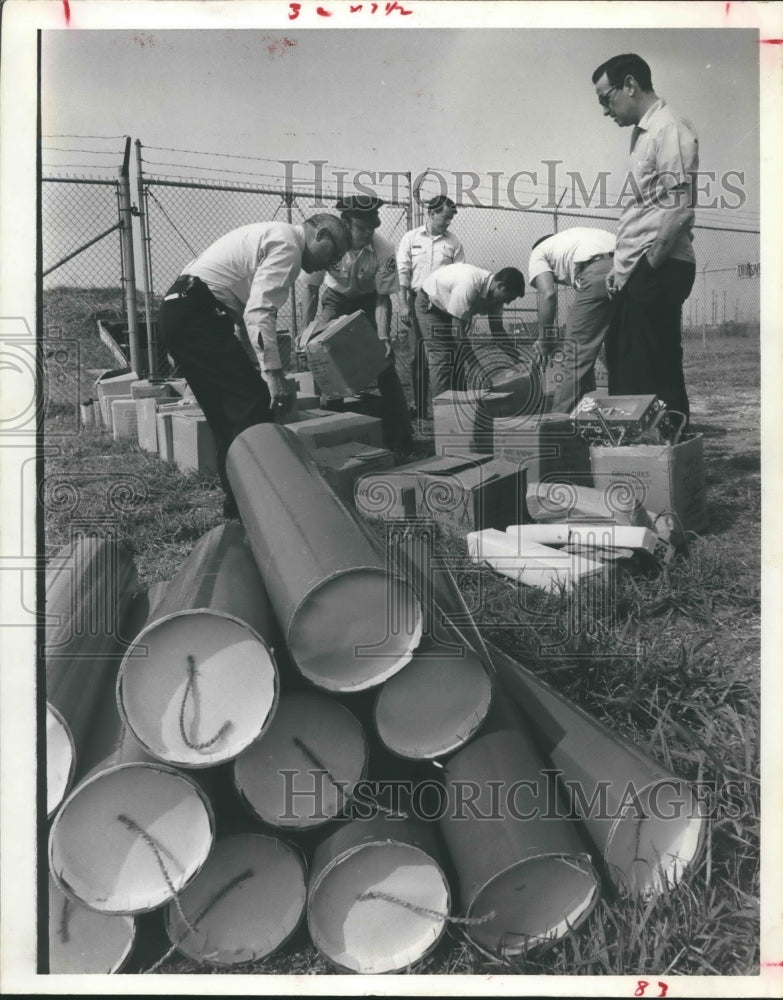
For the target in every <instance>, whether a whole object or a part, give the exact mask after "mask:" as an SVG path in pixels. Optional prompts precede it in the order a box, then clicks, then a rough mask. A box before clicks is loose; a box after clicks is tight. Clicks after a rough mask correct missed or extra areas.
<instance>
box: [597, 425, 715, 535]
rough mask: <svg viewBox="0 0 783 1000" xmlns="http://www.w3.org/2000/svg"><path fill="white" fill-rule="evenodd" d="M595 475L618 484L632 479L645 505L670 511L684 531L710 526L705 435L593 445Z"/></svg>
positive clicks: (656, 510)
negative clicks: (671, 441) (662, 441)
mask: <svg viewBox="0 0 783 1000" xmlns="http://www.w3.org/2000/svg"><path fill="white" fill-rule="evenodd" d="M590 463H591V466H592V469H593V476H594V477H597V476H600V477H602V479H608V480H609V481H610V482H612V483H615V484H628V483H629V482H632V483H633V484H634V488H635V489H640V490H641V492H642V496H643V502H644V506H645V507H646V508H647V509H648V510H651V511H655V513H657V514H662V513H664V512H666V511H671V512H673V513H674V514H676V515H677V518H679V521H680V524H681V526H682V529H683V530H684V531H703V530H704V529H705V528H706V527H707V520H708V519H707V484H706V477H705V469H704V439H703V437H702V436H701V434H696V435H694V436H693V437H692V438H689V439H688V440H686V441H681V442H680V443H679V444H674V445H671V444H668V445H657V444H634V445H621V446H620V447H617V448H611V447H605V446H603V445H594V446H593V447H591V448H590Z"/></svg>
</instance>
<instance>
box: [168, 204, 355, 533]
mask: <svg viewBox="0 0 783 1000" xmlns="http://www.w3.org/2000/svg"><path fill="white" fill-rule="evenodd" d="M349 244H350V234H349V233H348V231H347V229H346V228H345V226H344V225H343V223H342V222H341V220H340V219H338V218H337V216H335V215H329V214H327V213H320V214H318V215H314V216H312V217H311V218H309V219H307V220H306V221H305V222H304V223H303V224H302V225H297V226H293V225H289V224H288V223H286V222H256V223H252V224H251V225H249V226H241V227H240V228H239V229H234V230H233V231H232V232H230V233H227V234H226V235H225V236H221V237H220V239H218V240H216V241H215V242H214V243H213V244H212V245H211V246H209V247H207V249H206V250H205V251H204V252H203V253H202V254H201V255H200V256H199V257H197V258H196V259H195V260H193V261H191V262H190V263H189V264H188V265H187V266H186V267H185V268H184V269H183V271H182V274H180V276H179V277H178V278H177V280H176V281H175V282H174V284H173V285H172V286H171V288H170V289H169V290H168V292H167V293H166V295H165V296H164V297H163V302H162V303H161V307H160V311H159V313H158V331H159V333H160V335H161V338H162V341H163V343H164V345H165V347H166V350H167V351H168V353H169V354H170V355H171V357H172V358H173V360H174V361H175V362H176V363H177V365H178V367H179V369H180V371H181V372H182V375H183V376H184V377H185V379H186V380H187V383H188V385H189V386H190V389H191V390H192V392H193V395H194V396H195V397H196V401H197V402H198V404H199V406H200V407H201V409H202V410H203V411H204V416H205V417H206V419H207V423H208V424H209V426H210V428H211V430H212V432H213V434H214V437H215V448H216V452H217V463H218V472H219V475H220V480H221V483H222V484H223V489H224V491H225V494H226V499H225V503H224V506H223V512H224V514H225V516H226V517H235V516H236V513H237V511H236V503H235V501H234V497H233V495H232V492H231V487H230V486H229V483H228V480H227V478H226V471H225V465H226V454H227V452H228V448H229V445H230V444H231V442H232V441H233V440H234V438H235V437H236V436H237V435H238V434H240V433H241V432H242V431H244V430H246V429H247V428H248V427H251V426H253V425H254V424H261V423H268V422H271V421H272V420H273V419H274V416H275V410H276V409H281V408H285V407H286V406H287V405H288V402H289V400H288V388H287V385H286V380H285V375H284V373H283V368H282V364H281V361H280V353H279V351H278V347H277V333H276V326H277V313H278V310H279V309H281V308H282V307H283V306H284V305H285V303H286V301H287V300H288V296H289V293H290V291H291V288H292V286H293V284H294V282H295V281H296V278H297V275H298V274H299V272H300V270H303V271H306V272H308V273H309V272H312V271H318V270H320V269H321V268H324V267H330V266H332V264H334V263H335V262H337V261H338V260H339V259H340V258H341V257H342V256H343V254H344V253H345V251H346V250H347V249H348V246H349ZM235 326H239V327H240V328H241V329H243V330H244V331H245V334H246V336H247V339H248V341H249V344H250V346H251V347H252V349H253V350H254V351H255V352H256V354H257V363H256V365H254V364H253V360H251V357H250V356H248V351H247V350H246V348H245V347H244V346H243V345H242V343H240V340H239V338H238V337H237V336H235V334H234V328H235ZM259 369H260V372H259ZM261 373H263V375H262V374H261Z"/></svg>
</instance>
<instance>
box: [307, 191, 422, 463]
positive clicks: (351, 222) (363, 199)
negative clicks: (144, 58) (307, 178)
mask: <svg viewBox="0 0 783 1000" xmlns="http://www.w3.org/2000/svg"><path fill="white" fill-rule="evenodd" d="M381 204H382V202H381V201H380V199H378V198H373V197H371V196H369V195H349V196H348V197H345V198H341V199H340V200H339V201H338V202H337V210H338V211H339V212H340V218H341V219H342V221H343V222H344V223H345V225H346V227H347V229H348V231H349V232H350V235H351V242H350V246H349V247H348V249H347V252H346V253H345V254H344V255H343V256H342V258H341V259H340V260H339V261H337V262H336V263H335V264H334V265H333V266H332V267H331V268H329V269H327V270H326V271H325V272H317V273H312V274H310V275H309V276H308V277H307V278H306V279H305V314H304V320H305V324H309V323H311V322H312V321H313V320H314V319H315V315H316V312H317V311H318V293H319V288H320V286H321V285H322V284H323V293H322V294H321V318H322V319H323V321H324V322H326V323H328V322H330V321H331V320H333V319H337V317H338V316H349V315H350V314H351V313H353V312H356V311H357V309H360V310H361V311H362V312H363V313H364V314H365V316H366V317H367V319H368V320H369V321H370V323H371V324H372V325H373V327H375V330H376V332H377V334H378V339H379V340H380V341H381V342H382V343H383V344H384V346H385V348H386V357H387V358H388V361H389V364H388V366H387V367H386V368H385V369H384V370H383V371H382V372H381V373H380V375H378V378H377V383H378V389H379V390H380V393H381V398H382V423H383V439H384V444H385V446H386V447H387V448H390V449H392V450H394V451H403V452H404V451H407V450H409V449H410V447H411V445H412V441H413V427H412V425H411V420H410V416H409V414H408V403H407V399H406V397H405V391H404V389H403V388H402V384H401V383H400V378H399V375H398V374H397V369H396V367H395V363H394V361H395V359H394V350H393V348H392V344H391V296H392V294H394V293H396V292H398V291H399V287H400V286H399V282H398V280H397V263H396V259H395V258H396V254H395V248H394V245H393V244H392V243H391V242H390V241H389V240H387V239H386V237H385V236H382V235H381V233H379V232H377V229H378V227H379V226H380V224H381V218H380V215H379V214H378V209H379V208H380V206H381Z"/></svg>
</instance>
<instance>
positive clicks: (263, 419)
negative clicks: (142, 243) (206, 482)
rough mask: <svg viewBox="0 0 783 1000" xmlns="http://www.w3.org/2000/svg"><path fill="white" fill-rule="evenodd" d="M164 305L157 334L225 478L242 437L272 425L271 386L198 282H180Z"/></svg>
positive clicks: (227, 317) (186, 279)
mask: <svg viewBox="0 0 783 1000" xmlns="http://www.w3.org/2000/svg"><path fill="white" fill-rule="evenodd" d="M176 293H179V295H180V297H179V298H173V299H169V300H168V301H166V300H165V299H164V301H163V302H162V303H161V307H160V311H159V313H158V331H159V333H160V336H161V339H162V340H163V342H164V343H165V345H166V349H167V351H168V352H169V354H170V355H171V357H172V358H173V359H174V361H176V363H177V365H178V366H179V368H180V370H181V372H182V375H183V376H184V378H185V379H186V380H187V383H188V385H189V386H190V388H191V390H192V391H193V395H194V396H195V397H196V401H197V402H198V404H199V406H200V407H201V409H202V410H203V411H204V416H205V417H206V418H207V423H208V424H209V426H210V428H211V430H212V432H213V434H214V436H215V447H216V451H217V463H218V472H219V474H220V481H221V483H222V484H223V489H224V490H225V491H226V494H227V496H231V495H232V494H231V488H230V486H229V484H228V480H227V478H226V454H227V452H228V448H229V445H230V444H231V442H232V441H233V440H234V438H235V437H237V435H239V434H241V433H242V431H244V430H246V429H247V428H248V427H252V426H253V425H254V424H263V423H270V422H271V421H272V419H273V417H272V412H271V409H270V402H271V397H270V395H269V389H268V388H267V385H266V382H265V381H264V380H263V378H262V377H261V375H260V373H259V372H258V371H257V369H256V368H254V367H253V364H252V362H251V361H250V358H249V357H248V355H247V353H246V351H245V349H244V348H243V347H242V344H241V343H240V342H239V340H238V339H237V337H236V336H235V335H234V320H233V319H232V317H231V315H230V314H229V313H228V311H227V310H226V309H225V307H224V306H223V305H222V304H221V303H220V302H219V301H218V300H217V299H216V298H215V297H214V296H213V295H212V293H211V292H210V290H209V288H208V287H207V286H206V285H205V284H204V283H203V282H201V281H199V280H198V279H193V278H191V277H189V276H187V275H185V276H183V277H181V278H178V279H177V281H175V282H174V284H173V285H172V287H171V288H170V289H169V292H168V294H176Z"/></svg>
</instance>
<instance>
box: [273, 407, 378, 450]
mask: <svg viewBox="0 0 783 1000" xmlns="http://www.w3.org/2000/svg"><path fill="white" fill-rule="evenodd" d="M312 413H317V414H321V413H323V411H321V410H315V411H314V410H305V411H304V412H303V413H300V414H299V417H300V419H299V420H297V421H294V422H293V423H290V424H288V427H289V429H290V430H292V431H293V432H294V434H297V435H298V436H299V437H300V438H301V440H302V443H303V444H304V446H305V447H306V448H307V450H308V451H310V452H314V451H315V450H316V449H318V448H331V447H333V446H334V445H338V444H346V443H347V442H349V441H358V442H359V443H360V444H369V445H372V446H373V447H375V448H381V447H383V425H382V424H381V421H380V420H377V419H376V418H375V417H365V416H363V415H362V414H360V413H326V414H325V415H323V416H321V415H319V416H314V417H311V416H309V414H312ZM302 418H303V419H302Z"/></svg>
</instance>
